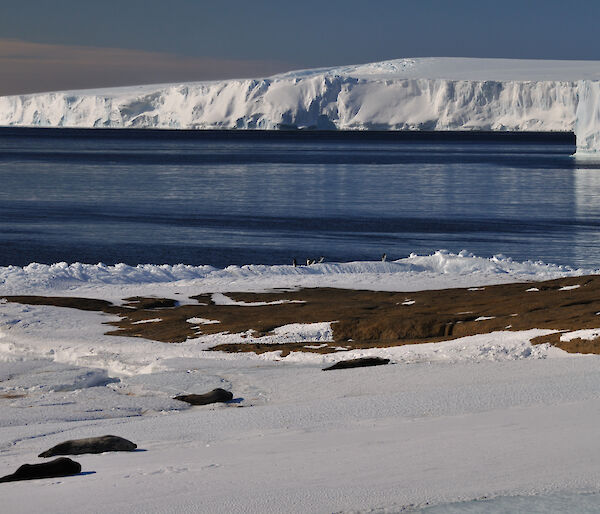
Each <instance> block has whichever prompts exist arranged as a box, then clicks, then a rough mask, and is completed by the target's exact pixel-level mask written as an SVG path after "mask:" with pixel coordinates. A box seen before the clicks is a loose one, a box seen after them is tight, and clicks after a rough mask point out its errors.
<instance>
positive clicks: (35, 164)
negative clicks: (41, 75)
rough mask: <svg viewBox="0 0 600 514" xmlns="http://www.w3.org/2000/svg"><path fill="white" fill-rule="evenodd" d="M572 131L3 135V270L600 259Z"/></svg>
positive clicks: (599, 223) (595, 182)
mask: <svg viewBox="0 0 600 514" xmlns="http://www.w3.org/2000/svg"><path fill="white" fill-rule="evenodd" d="M573 151H574V141H573V139H572V136H568V135H562V136H560V135H555V136H554V137H516V136H510V137H506V136H505V137H487V138H477V137H471V136H461V137H456V136H452V135H450V136H443V137H440V136H432V135H420V136H418V137H417V136H413V137H410V136H403V135H394V134H392V135H390V134H379V135H378V134H351V135H344V134H319V133H312V134H310V133H301V134H298V133H287V134H283V135H279V136H269V135H265V134H253V135H250V136H248V135H241V134H236V133H221V134H218V133H217V134H215V133H205V134H199V133H195V134H190V133H170V132H169V133H166V132H155V131H153V132H144V131H133V132H118V131H116V132H115V131H94V130H88V131H81V130H79V131H78V130H68V131H64V130H62V131H61V130H37V131H36V130H14V129H12V130H8V129H1V130H0V184H1V186H0V265H9V264H15V265H25V264H28V263H30V262H33V261H35V262H43V263H51V262H58V261H67V262H74V261H80V262H87V263H96V262H104V263H106V264H113V263H116V262H125V263H128V264H137V263H180V262H183V263H188V264H212V265H216V266H226V265H228V264H247V263H264V264H275V263H291V261H292V259H293V258H296V259H298V260H299V261H303V260H304V259H306V258H307V257H319V256H321V255H323V256H325V258H326V259H327V260H329V261H349V260H355V259H371V260H372V259H379V257H380V255H381V254H382V253H383V252H386V253H387V255H388V257H389V258H399V257H403V256H406V255H408V254H409V253H410V252H417V253H421V254H423V253H430V252H433V251H435V250H438V249H441V248H445V249H448V250H451V251H454V252H458V251H460V250H462V249H466V250H468V251H470V252H473V253H475V254H477V255H482V256H491V255H493V254H498V253H502V254H505V255H507V256H511V257H513V258H515V259H518V260H524V259H542V260H545V261H548V262H555V263H560V264H570V265H575V266H594V267H597V266H600V166H594V165H586V166H585V167H583V166H581V165H578V164H577V163H576V162H575V161H574V160H573V159H572V158H571V157H570V154H572V153H573Z"/></svg>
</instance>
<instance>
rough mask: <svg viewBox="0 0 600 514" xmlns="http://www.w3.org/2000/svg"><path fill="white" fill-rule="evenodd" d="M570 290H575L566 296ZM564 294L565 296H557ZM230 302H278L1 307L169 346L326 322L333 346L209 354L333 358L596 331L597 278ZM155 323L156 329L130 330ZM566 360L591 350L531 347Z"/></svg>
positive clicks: (60, 300) (239, 297)
mask: <svg viewBox="0 0 600 514" xmlns="http://www.w3.org/2000/svg"><path fill="white" fill-rule="evenodd" d="M572 286H578V287H576V288H572ZM565 287H566V288H565ZM532 289H536V290H532ZM227 296H229V297H230V298H231V299H233V300H235V301H238V302H246V303H253V302H254V303H255V302H267V303H268V302H277V301H279V302H281V301H282V300H288V302H287V303H278V304H271V305H254V306H248V305H215V304H214V302H213V301H212V300H211V295H210V294H203V295H199V296H195V297H192V298H193V299H195V300H197V301H198V302H199V303H198V304H197V305H176V302H175V300H171V299H168V298H164V299H161V298H148V297H145V298H143V297H134V298H128V299H126V302H127V303H125V304H124V305H121V306H119V305H113V304H111V303H109V302H106V301H104V300H91V299H87V298H67V297H40V296H7V297H5V298H6V299H7V300H8V301H10V302H19V303H27V304H35V305H57V306H60V307H71V308H78V309H83V310H98V311H101V312H106V313H109V314H116V315H118V316H120V317H121V319H120V320H119V321H111V322H108V323H107V324H108V325H112V326H114V327H115V329H114V330H112V331H110V332H108V333H109V334H110V335H116V336H134V337H143V338H146V339H151V340H155V341H163V342H170V343H177V342H182V341H185V340H186V339H189V338H193V337H197V336H198V335H201V334H215V333H219V332H229V333H245V332H247V331H249V330H250V331H252V333H253V335H254V336H256V337H260V336H264V335H267V334H270V333H271V332H272V331H273V330H274V329H275V328H277V327H280V326H282V325H286V324H290V323H316V322H333V324H332V329H333V339H334V341H332V342H330V343H327V344H323V343H310V342H292V343H285V344H264V343H259V342H253V343H250V344H244V343H242V344H220V345H217V346H215V347H213V348H212V350H220V351H228V352H240V351H251V352H256V353H262V352H269V351H281V352H282V356H284V355H286V354H287V353H289V352H290V351H306V352H308V351H310V352H317V353H332V352H337V351H343V350H351V349H359V348H372V347H386V346H398V345H405V344H415V343H424V342H439V341H444V340H449V339H455V338H458V337H462V336H468V335H474V334H484V333H490V332H493V331H497V330H526V329H531V328H545V329H552V330H557V331H558V330H577V329H583V328H599V327H600V316H597V315H596V313H597V312H600V276H596V275H591V276H582V277H573V278H562V279H557V280H550V281H545V282H535V283H533V282H529V283H517V284H503V285H495V286H486V287H477V288H468V289H443V290H438V291H418V292H410V293H399V292H381V291H362V290H347V289H333V288H313V289H300V290H296V291H274V292H269V293H228V294H227ZM194 317H198V318H205V319H210V320H216V321H218V323H214V324H205V325H203V324H201V325H198V326H195V325H194V324H192V323H188V322H187V321H186V320H187V319H190V318H194ZM156 318H160V321H158V322H150V323H136V322H139V321H144V320H150V319H156ZM540 342H550V343H552V344H556V345H557V346H559V347H561V348H563V349H565V350H566V351H577V352H579V351H585V352H586V353H590V352H591V353H600V348H599V346H600V343H599V342H594V341H591V342H590V341H581V340H574V341H571V342H569V343H563V342H560V341H559V337H550V336H546V338H536V339H535V340H534V341H533V343H540Z"/></svg>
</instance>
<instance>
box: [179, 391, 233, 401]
mask: <svg viewBox="0 0 600 514" xmlns="http://www.w3.org/2000/svg"><path fill="white" fill-rule="evenodd" d="M173 399H174V400H179V401H181V402H187V403H190V404H191V405H208V404H209V403H219V402H221V403H224V402H229V401H231V400H233V394H231V393H230V392H229V391H225V389H221V388H220V387H218V388H217V389H213V390H212V391H210V392H209V393H204V394H184V395H181V396H176V397H175V398H173Z"/></svg>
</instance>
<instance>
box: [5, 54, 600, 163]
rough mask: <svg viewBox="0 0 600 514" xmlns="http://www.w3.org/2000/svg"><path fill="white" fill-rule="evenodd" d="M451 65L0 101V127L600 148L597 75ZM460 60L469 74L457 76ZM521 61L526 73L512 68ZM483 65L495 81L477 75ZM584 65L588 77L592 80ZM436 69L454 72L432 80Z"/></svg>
mask: <svg viewBox="0 0 600 514" xmlns="http://www.w3.org/2000/svg"><path fill="white" fill-rule="evenodd" d="M450 61H451V60H450V59H446V60H444V59H437V60H436V59H423V60H408V59H404V60H397V61H387V62H384V63H375V64H369V65H362V66H355V67H352V66H350V67H343V68H332V69H321V70H309V71H303V72H292V73H286V74H282V75H278V76H274V77H271V78H266V79H246V80H227V81H220V82H203V83H188V84H179V85H156V86H142V87H131V88H112V89H103V90H102V89H100V90H95V91H71V92H54V93H42V94H32V95H21V96H9V97H0V126H39V127H116V128H120V127H152V128H170V129H233V128H240V129H279V128H293V127H296V128H308V127H313V128H323V129H344V130H369V129H377V130H511V131H573V130H575V132H576V134H577V141H578V154H584V153H585V154H587V155H589V154H590V153H594V152H600V128H597V127H600V108H599V107H600V105H599V99H600V96H599V92H600V89H599V88H600V86H599V84H600V83H599V82H598V81H597V80H579V81H577V80H546V79H544V80H523V79H522V77H526V76H527V73H526V72H525V71H523V70H524V69H525V68H524V64H523V63H524V61H514V62H513V61H504V60H490V61H489V62H492V63H493V64H494V65H495V66H496V67H495V68H493V67H491V65H490V64H489V62H488V61H482V62H480V61H478V60H468V59H467V60H455V61H456V62H454V61H453V62H450ZM498 62H499V63H502V66H503V67H502V69H499V68H498ZM464 63H467V64H468V65H469V66H470V68H465V70H464V76H465V77H466V79H468V80H459V79H456V78H455V76H460V75H461V70H460V69H458V70H457V67H460V66H461V65H463V66H466V65H465V64H464ZM474 63H475V64H476V65H477V66H475V64H474ZM482 63H483V64H482ZM515 63H516V64H515ZM556 63H558V64H555V68H554V69H556V70H559V71H558V72H556V76H559V77H563V78H564V76H566V75H568V74H567V73H566V72H565V71H564V67H565V66H567V65H565V64H562V62H560V61H557V62H556ZM517 64H518V65H519V66H521V68H523V69H519V70H518V72H515V71H514V69H513V67H516V66H517ZM485 66H490V69H491V70H492V71H490V76H491V77H494V76H498V77H501V78H500V79H495V80H479V79H473V77H479V76H480V75H481V73H482V72H481V69H480V68H481V67H485ZM585 66H586V73H587V75H584V76H591V77H592V78H594V79H595V75H590V70H589V69H590V65H589V64H586V65H585ZM528 67H529V68H531V69H533V72H531V73H533V76H536V77H537V76H538V75H540V73H541V72H542V71H543V74H542V75H540V76H542V77H544V78H545V77H546V76H549V75H552V73H551V72H552V70H550V71H548V66H547V65H546V64H545V65H544V67H543V68H542V67H539V66H538V68H539V69H537V68H535V63H534V64H531V65H529V66H528ZM580 68H581V67H580ZM580 68H578V69H580ZM440 70H443V74H446V75H447V74H450V76H452V78H451V79H448V78H436V72H437V73H438V74H440V73H442V71H440ZM594 70H595V68H594ZM575 71H576V70H575ZM575 71H572V73H575ZM419 74H421V75H425V76H424V77H420V76H419ZM536 74H537V75H536ZM512 76H516V77H517V78H516V79H514V80H509V79H507V77H512Z"/></svg>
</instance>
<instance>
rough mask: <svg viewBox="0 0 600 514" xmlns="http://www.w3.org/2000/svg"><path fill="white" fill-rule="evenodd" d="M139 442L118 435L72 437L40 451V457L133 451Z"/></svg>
mask: <svg viewBox="0 0 600 514" xmlns="http://www.w3.org/2000/svg"><path fill="white" fill-rule="evenodd" d="M136 448H137V444H135V443H132V442H131V441H128V440H127V439H123V438H122V437H118V436H116V435H103V436H101V437H88V438H86V439H72V440H71V441H65V442H64V443H60V444H57V445H56V446H53V447H52V448H50V449H49V450H47V451H45V452H43V453H40V454H39V455H38V457H54V456H55V455H81V454H82V453H104V452H132V451H133V450H135V449H136Z"/></svg>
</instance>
